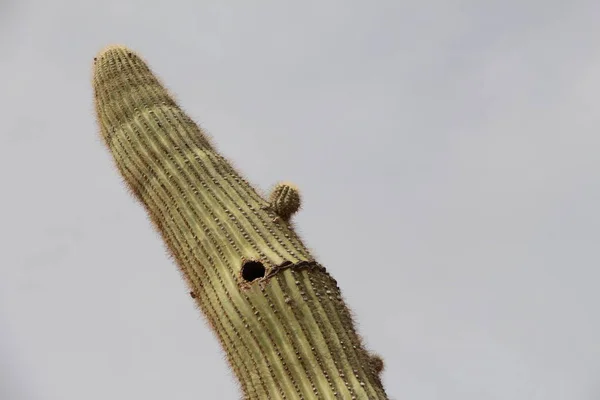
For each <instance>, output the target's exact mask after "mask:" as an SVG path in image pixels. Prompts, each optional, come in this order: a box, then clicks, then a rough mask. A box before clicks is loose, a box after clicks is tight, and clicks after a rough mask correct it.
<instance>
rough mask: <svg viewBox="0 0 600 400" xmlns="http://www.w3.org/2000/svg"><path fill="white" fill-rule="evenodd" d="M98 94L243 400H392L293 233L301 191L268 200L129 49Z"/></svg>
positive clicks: (116, 144) (377, 366)
mask: <svg viewBox="0 0 600 400" xmlns="http://www.w3.org/2000/svg"><path fill="white" fill-rule="evenodd" d="M93 87H94V96H95V107H96V113H97V119H98V124H99V127H100V132H101V136H102V138H103V140H104V143H105V144H106V146H107V148H108V150H109V151H110V153H111V154H112V156H113V158H114V161H115V164H116V167H117V169H118V171H119V172H120V174H121V175H122V176H123V178H124V181H125V183H126V185H127V187H128V188H129V190H130V192H131V193H132V195H133V196H134V197H135V198H136V199H137V200H138V201H139V202H140V203H141V204H142V205H143V207H144V208H145V209H146V211H147V214H148V216H149V218H150V220H151V221H152V223H153V225H154V227H155V228H156V230H157V231H158V233H159V234H160V235H161V237H162V238H163V240H164V242H165V244H166V247H167V249H168V251H169V253H170V255H171V256H172V258H173V260H174V261H175V263H176V264H177V266H178V268H179V269H180V271H181V272H182V275H183V276H184V278H185V280H186V281H187V284H188V285H189V288H190V295H191V297H192V298H193V300H194V301H195V302H196V303H197V305H198V306H199V308H200V310H201V312H202V313H203V315H204V316H205V317H206V320H207V321H208V323H209V324H210V326H211V328H212V330H213V332H214V334H215V335H216V336H217V338H218V340H219V342H220V343H221V346H222V347H223V349H224V351H225V353H226V354H227V359H228V362H229V365H230V367H231V369H232V370H233V371H234V373H235V375H236V377H237V379H238V381H239V384H240V389H241V391H242V392H243V395H244V398H246V399H387V395H386V393H385V391H384V389H383V385H382V382H381V378H380V373H381V371H382V369H383V361H382V359H381V357H379V356H377V355H373V354H370V353H369V352H368V351H367V349H366V348H365V345H364V343H363V341H362V340H361V337H360V336H359V334H358V333H357V331H356V327H355V324H354V322H353V319H352V316H351V312H350V310H349V309H348V308H347V306H346V305H345V302H344V300H343V298H342V295H341V292H340V289H339V287H338V285H337V282H336V281H335V279H333V277H332V276H331V275H330V274H329V273H328V272H327V271H326V269H325V268H324V267H323V266H322V265H320V264H319V263H318V262H317V261H316V260H315V259H314V257H313V256H312V255H311V254H310V252H309V251H308V249H307V248H306V247H305V246H304V244H303V243H302V241H301V239H300V238H299V237H298V235H297V234H296V232H295V231H294V229H293V227H292V225H291V224H290V218H291V216H292V215H293V214H294V213H295V212H296V211H297V210H298V209H299V207H300V194H299V191H298V189H297V188H296V187H295V186H294V185H292V184H290V183H281V184H278V185H277V186H276V187H275V188H274V189H273V191H272V193H271V195H270V197H269V199H263V198H262V197H261V196H260V195H259V194H258V193H257V192H256V190H255V189H253V188H252V187H251V186H250V184H249V183H248V182H247V181H246V180H245V179H244V178H243V177H242V176H241V174H239V173H238V172H237V171H236V170H235V169H234V168H233V167H232V165H231V164H230V163H229V162H228V161H227V160H226V159H225V158H224V157H223V156H221V155H220V154H219V153H218V152H217V150H216V149H215V147H214V145H213V144H212V143H211V142H210V141H209V139H208V138H207V136H206V135H205V134H204V133H203V131H202V130H201V129H200V127H199V126H198V125H197V124H196V123H194V122H193V121H192V120H191V118H190V117H188V116H187V115H186V114H185V113H184V112H183V111H182V110H181V108H180V107H179V106H178V104H177V103H176V102H175V100H174V98H173V96H171V95H170V94H169V93H168V91H167V90H166V89H165V87H164V86H163V85H162V84H161V83H160V82H159V80H158V78H157V77H156V76H155V75H154V74H153V73H152V71H151V70H150V68H149V67H148V65H147V64H146V62H144V61H143V60H142V58H141V57H140V56H139V55H138V54H136V53H135V52H133V51H132V50H130V49H128V48H126V47H123V46H110V47H107V48H106V49H104V50H103V51H101V52H100V53H99V54H98V55H97V57H96V58H95V59H94V73H93Z"/></svg>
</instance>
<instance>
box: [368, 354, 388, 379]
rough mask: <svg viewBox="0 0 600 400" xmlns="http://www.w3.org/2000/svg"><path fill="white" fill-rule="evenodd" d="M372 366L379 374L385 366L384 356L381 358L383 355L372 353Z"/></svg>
mask: <svg viewBox="0 0 600 400" xmlns="http://www.w3.org/2000/svg"><path fill="white" fill-rule="evenodd" d="M371 366H372V367H373V369H374V370H375V372H376V373H377V374H378V375H379V374H381V372H382V371H383V368H384V367H385V365H384V363H383V358H381V356H379V355H378V354H371Z"/></svg>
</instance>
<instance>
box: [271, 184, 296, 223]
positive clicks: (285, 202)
mask: <svg viewBox="0 0 600 400" xmlns="http://www.w3.org/2000/svg"><path fill="white" fill-rule="evenodd" d="M269 202H270V204H271V208H272V209H273V211H275V213H276V214H277V215H279V216H280V217H281V218H282V219H284V220H286V221H287V220H289V219H290V217H291V216H292V215H293V214H294V213H295V212H296V211H298V209H300V190H298V187H297V186H296V185H294V184H293V183H290V182H281V183H278V184H277V185H275V187H274V188H273V190H272V191H271V195H270V196H269Z"/></svg>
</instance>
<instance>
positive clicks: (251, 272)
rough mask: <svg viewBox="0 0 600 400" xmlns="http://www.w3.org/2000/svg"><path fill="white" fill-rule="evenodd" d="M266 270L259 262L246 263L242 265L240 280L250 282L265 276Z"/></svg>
mask: <svg viewBox="0 0 600 400" xmlns="http://www.w3.org/2000/svg"><path fill="white" fill-rule="evenodd" d="M265 272H266V268H265V266H264V265H263V264H262V263H261V262H260V261H246V262H245V263H244V264H243V265H242V278H244V280H246V281H247V282H252V281H253V280H255V279H259V278H262V277H264V276H265Z"/></svg>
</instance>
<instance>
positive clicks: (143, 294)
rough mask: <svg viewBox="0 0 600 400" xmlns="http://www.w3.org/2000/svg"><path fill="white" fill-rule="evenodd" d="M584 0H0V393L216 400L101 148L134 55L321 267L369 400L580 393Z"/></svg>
mask: <svg viewBox="0 0 600 400" xmlns="http://www.w3.org/2000/svg"><path fill="white" fill-rule="evenodd" d="M599 20H600V2H598V1H592V0H590V1H565V0H561V1H552V0H548V1H533V0H529V1H516V0H510V1H479V2H477V1H460V2H459V1H430V2H423V1H397V0H394V1H383V0H377V1H364V2H357V1H347V0H346V1H341V0H339V1H322V0H321V1H316V0H310V1H302V2H294V3H292V2H282V1H259V0H256V1H235V2H234V1H229V2H223V1H216V0H213V1H204V0H201V1H191V0H189V1H182V0H169V1H161V2H158V1H142V0H137V1H132V0H103V1H95V2H92V1H76V0H53V1H47V0H44V1H42V0H35V1H32V0H14V1H12V2H11V1H6V0H0V76H1V78H0V79H1V86H0V107H1V109H2V112H1V113H0V115H1V116H2V128H1V130H0V182H1V188H2V189H1V193H2V196H1V197H0V199H1V200H0V206H1V207H0V215H1V221H0V241H1V243H3V246H2V250H1V252H0V399H2V400H4V399H6V400H82V399H84V400H106V399H117V400H118V399H145V400H165V399H169V400H170V399H174V400H197V399H239V398H240V393H239V392H238V390H237V385H236V384H235V380H234V378H233V375H232V373H231V372H229V370H228V368H227V365H226V362H225V358H224V355H223V353H222V352H221V349H220V347H219V344H218V341H217V339H216V338H215V337H214V336H213V335H212V333H211V332H210V330H209V328H208V326H207V325H206V323H205V322H204V320H203V318H202V317H201V316H200V315H199V312H198V311H197V309H196V308H195V306H194V304H193V302H192V300H191V299H190V298H189V296H188V294H187V290H186V288H185V286H184V283H183V281H182V279H181V277H180V275H179V272H178V270H177V268H176V267H175V265H173V263H172V262H171V261H170V259H169V258H168V257H167V255H166V251H165V248H164V246H163V244H162V242H161V240H160V238H159V236H158V234H157V233H156V232H155V231H154V230H153V228H152V226H151V224H150V222H149V220H148V219H147V217H146V214H145V212H144V210H143V209H142V207H141V206H140V205H139V204H138V203H136V202H135V201H134V200H133V199H132V198H131V197H130V196H129V194H128V192H127V191H126V189H125V186H124V184H123V183H122V179H121V177H120V176H119V175H118V173H117V170H116V168H115V167H114V164H113V161H112V158H111V156H110V155H109V153H108V152H107V150H106V149H105V148H104V146H103V145H102V142H101V141H100V137H99V133H98V129H97V126H96V124H95V119H94V118H95V116H94V109H93V103H92V98H93V97H92V88H91V83H90V78H91V67H92V60H93V57H94V55H95V54H96V53H97V52H98V51H99V50H101V49H102V48H103V47H104V46H106V45H108V44H114V43H118V44H124V45H127V46H128V47H130V48H132V49H133V50H135V51H137V52H139V53H140V54H141V55H142V56H143V57H144V58H145V59H146V60H147V62H148V63H149V64H150V66H151V68H152V69H153V70H154V72H155V73H156V74H157V75H158V76H159V77H160V78H161V79H162V80H163V81H164V82H166V84H167V85H168V87H169V88H170V89H171V90H172V91H173V92H174V93H175V94H176V95H177V99H178V101H179V102H180V103H181V105H182V106H183V107H184V109H185V110H187V111H188V113H189V114H190V116H191V117H192V118H194V119H195V120H196V121H197V122H199V123H200V124H201V126H202V127H203V128H205V129H206V130H208V131H209V132H210V133H211V135H212V137H213V140H214V142H215V143H216V146H217V148H218V149H219V150H220V151H221V152H222V154H224V155H225V156H226V157H227V158H228V159H229V160H231V161H232V162H233V163H234V164H235V165H236V166H237V167H238V168H239V169H240V170H241V171H242V172H243V174H244V175H245V177H247V178H248V179H249V180H250V182H252V183H254V184H255V185H256V186H257V187H258V189H259V190H262V191H267V190H268V189H269V188H270V187H271V186H272V185H273V184H275V183H276V182H277V181H280V180H289V181H292V182H295V183H296V184H297V185H298V186H299V187H300V189H301V191H302V194H303V201H304V208H303V210H302V211H301V212H300V213H299V214H298V215H297V217H296V219H295V221H296V225H297V227H298V229H299V232H300V234H301V236H302V237H303V238H304V240H305V242H306V244H307V245H308V246H309V247H310V248H311V249H313V251H314V254H315V255H316V257H317V259H318V260H319V261H320V262H321V263H322V264H323V265H325V266H326V267H327V269H328V270H329V271H330V272H331V274H332V275H333V276H334V277H335V278H336V279H337V280H338V283H339V286H340V287H341V289H342V293H343V294H344V296H345V298H346V299H347V303H348V305H349V306H350V307H351V308H352V310H353V311H354V314H355V317H356V320H357V322H358V324H359V332H360V333H361V334H362V335H363V337H364V338H365V341H366V343H367V346H368V347H369V348H370V349H372V350H373V351H375V352H377V353H379V354H381V355H382V356H383V358H384V359H385V363H386V369H385V372H384V375H383V381H384V385H385V388H386V390H387V392H388V394H389V396H390V398H391V399H394V400H403V399H407V400H436V399H441V400H504V399H506V400H542V399H543V400H598V399H600V340H599V338H600V313H599V311H598V309H599V304H600V290H599V287H600V272H599V269H600V268H599V267H600V245H599V243H600V213H599V210H598V208H599V206H600V179H599V176H598V175H599V171H600V23H599Z"/></svg>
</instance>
